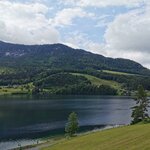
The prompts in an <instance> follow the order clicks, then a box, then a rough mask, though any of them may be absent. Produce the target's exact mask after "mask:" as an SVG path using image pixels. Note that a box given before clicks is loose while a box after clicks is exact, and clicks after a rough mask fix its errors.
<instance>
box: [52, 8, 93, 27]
mask: <svg viewBox="0 0 150 150" xmlns="http://www.w3.org/2000/svg"><path fill="white" fill-rule="evenodd" d="M93 16H94V15H93V14H92V13H87V12H85V11H84V10H83V9H81V8H65V9H63V10H61V11H59V12H58V13H57V14H56V16H55V18H53V19H50V23H51V24H52V25H53V26H59V27H61V26H66V25H72V24H73V19H75V18H77V17H79V18H83V17H93Z"/></svg>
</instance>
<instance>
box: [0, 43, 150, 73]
mask: <svg viewBox="0 0 150 150" xmlns="http://www.w3.org/2000/svg"><path fill="white" fill-rule="evenodd" d="M0 66H1V67H9V68H16V69H25V68H49V69H66V70H70V69H71V70H74V69H76V70H85V69H94V70H114V71H121V72H127V73H135V74H142V75H150V70H149V69H147V68H145V67H143V66H142V65H141V64H139V63H137V62H134V61H132V60H128V59H122V58H117V59H113V58H109V57H104V56H102V55H98V54H93V53H91V52H88V51H85V50H82V49H73V48H71V47H68V46H66V45H63V44H52V45H21V44H11V43H5V42H2V41H1V42H0Z"/></svg>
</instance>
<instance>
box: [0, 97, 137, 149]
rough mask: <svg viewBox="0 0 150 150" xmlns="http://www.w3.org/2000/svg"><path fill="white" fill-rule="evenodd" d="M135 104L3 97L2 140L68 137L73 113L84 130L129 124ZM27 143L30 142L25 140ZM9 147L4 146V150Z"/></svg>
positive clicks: (98, 99)
mask: <svg viewBox="0 0 150 150" xmlns="http://www.w3.org/2000/svg"><path fill="white" fill-rule="evenodd" d="M133 104H134V101H133V100H132V99H131V98H128V97H124V98H121V97H100V96H67V97H49V98H40V97H38V98H37V97H35V98H31V97H19V96H18V97H1V98H0V140H1V141H9V140H10V139H11V140H12V141H15V140H21V139H34V138H40V137H43V136H51V135H56V134H63V133H64V126H65V123H66V121H67V117H68V115H69V113H70V112H72V111H75V112H76V113H77V114H78V118H79V123H80V126H82V129H83V130H84V129H87V130H89V129H93V128H95V127H103V126H106V125H117V124H129V123H130V121H131V118H130V116H131V110H130V108H131V107H132V106H133ZM25 141H26V140H25ZM4 145H6V143H2V142H1V144H0V149H2V148H1V147H2V146H4Z"/></svg>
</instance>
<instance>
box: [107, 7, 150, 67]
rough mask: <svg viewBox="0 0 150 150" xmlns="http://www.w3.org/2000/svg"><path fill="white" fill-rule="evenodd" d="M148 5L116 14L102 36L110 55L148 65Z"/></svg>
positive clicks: (149, 11) (149, 8)
mask: <svg viewBox="0 0 150 150" xmlns="http://www.w3.org/2000/svg"><path fill="white" fill-rule="evenodd" d="M149 17H150V7H149V6H147V7H146V8H145V9H139V10H136V11H130V12H128V13H125V14H121V15H118V16H117V17H116V18H115V20H114V21H113V22H112V23H110V24H109V25H108V28H107V30H106V32H105V35H104V38H105V41H106V45H105V48H104V49H105V50H107V53H108V55H110V56H120V57H126V58H131V59H134V60H136V61H139V62H141V63H143V64H144V65H146V66H150V61H149V59H147V58H148V56H150V44H149V40H150V18H149Z"/></svg>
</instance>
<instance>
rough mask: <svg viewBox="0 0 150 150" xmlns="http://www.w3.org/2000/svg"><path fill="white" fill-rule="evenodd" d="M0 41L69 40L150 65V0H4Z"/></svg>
mask: <svg viewBox="0 0 150 150" xmlns="http://www.w3.org/2000/svg"><path fill="white" fill-rule="evenodd" d="M0 40H1V41H5V42H11V43H19V44H29V45H32V44H53V43H63V44H66V45H68V46H71V47H73V48H80V49H85V50H88V51H91V52H93V53H97V54H101V55H104V56H107V57H113V58H117V57H121V58H128V59H132V60H134V61H137V62H139V63H141V64H142V65H144V66H145V67H147V68H150V0H0Z"/></svg>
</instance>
